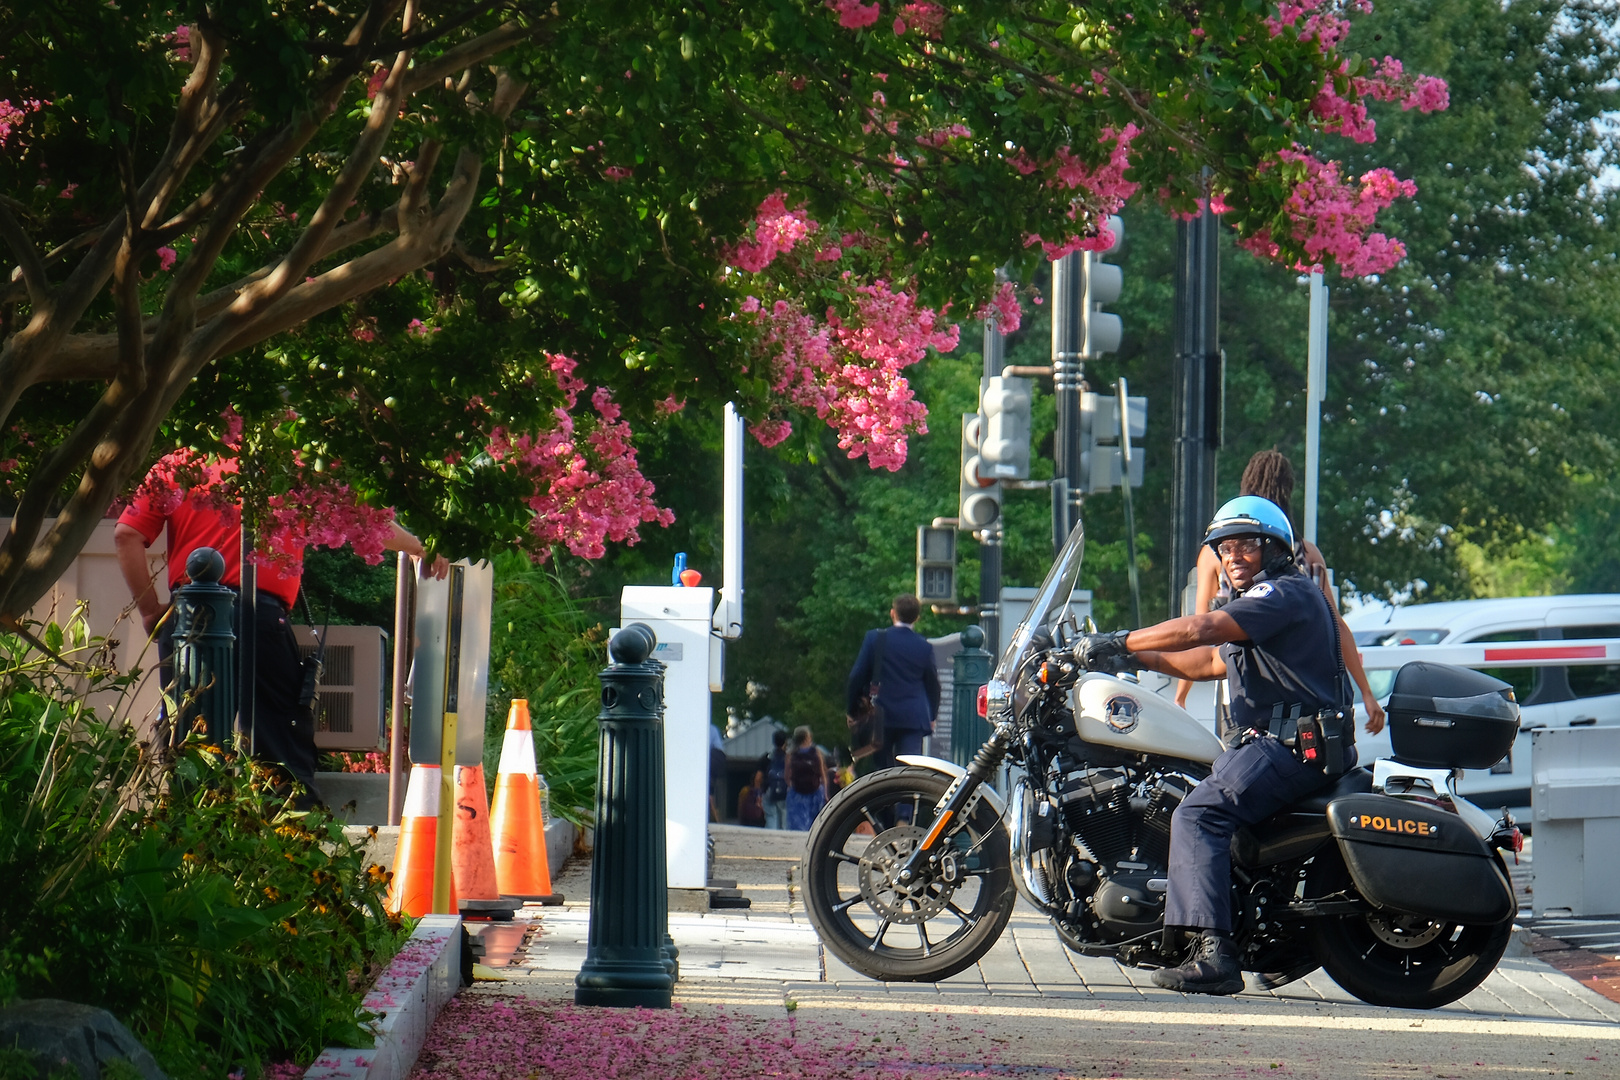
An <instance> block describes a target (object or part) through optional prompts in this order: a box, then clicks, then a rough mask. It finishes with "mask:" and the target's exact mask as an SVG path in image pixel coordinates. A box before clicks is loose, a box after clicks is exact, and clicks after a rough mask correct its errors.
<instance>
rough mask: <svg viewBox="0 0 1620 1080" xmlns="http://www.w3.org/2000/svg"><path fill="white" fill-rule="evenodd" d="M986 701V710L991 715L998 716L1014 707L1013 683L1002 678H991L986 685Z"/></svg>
mask: <svg viewBox="0 0 1620 1080" xmlns="http://www.w3.org/2000/svg"><path fill="white" fill-rule="evenodd" d="M984 703H985V712H986V713H987V714H988V715H990V716H996V715H998V714H1001V713H1005V712H1007V711H1009V710H1010V709H1012V704H1013V688H1012V684H1011V683H1007V682H1003V681H1002V680H1001V679H991V680H990V682H989V683H988V684H987V685H986V686H985V695H984Z"/></svg>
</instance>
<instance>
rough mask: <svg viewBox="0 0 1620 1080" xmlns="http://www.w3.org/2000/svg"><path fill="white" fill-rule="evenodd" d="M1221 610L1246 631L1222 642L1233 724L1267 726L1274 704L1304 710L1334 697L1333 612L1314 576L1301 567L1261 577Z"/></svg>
mask: <svg viewBox="0 0 1620 1080" xmlns="http://www.w3.org/2000/svg"><path fill="white" fill-rule="evenodd" d="M1221 610H1222V611H1224V612H1226V613H1227V614H1228V615H1230V616H1232V618H1233V619H1235V620H1236V621H1237V624H1238V626H1239V627H1241V628H1242V629H1243V632H1244V633H1245V634H1247V635H1248V637H1249V640H1248V641H1232V642H1228V643H1226V644H1225V645H1222V646H1221V658H1222V659H1223V660H1225V661H1226V676H1227V679H1228V685H1229V686H1230V687H1231V691H1232V722H1233V724H1234V725H1235V726H1236V727H1239V728H1250V727H1252V728H1256V729H1258V730H1261V731H1264V730H1266V729H1267V726H1268V725H1269V724H1270V722H1271V714H1272V710H1273V707H1274V706H1276V705H1278V704H1281V705H1283V706H1284V708H1285V709H1287V708H1290V707H1292V706H1294V705H1299V706H1302V710H1301V711H1302V712H1305V713H1313V712H1316V711H1317V710H1319V709H1325V708H1331V707H1332V706H1334V705H1335V704H1337V701H1338V681H1339V657H1338V656H1337V655H1336V654H1335V653H1334V651H1333V642H1334V637H1333V624H1332V622H1331V621H1330V620H1331V618H1332V616H1331V615H1330V614H1329V610H1328V605H1327V601H1326V599H1325V598H1324V597H1323V596H1322V590H1321V589H1320V588H1318V587H1317V584H1316V582H1314V581H1312V580H1311V579H1310V578H1308V577H1306V576H1305V575H1304V574H1285V575H1282V576H1280V577H1278V578H1276V579H1267V580H1262V581H1260V582H1257V583H1256V584H1254V585H1252V586H1250V587H1249V590H1248V591H1247V592H1245V593H1244V594H1243V595H1241V596H1237V597H1234V598H1233V599H1232V600H1230V601H1228V602H1227V604H1226V606H1225V607H1223V608H1221Z"/></svg>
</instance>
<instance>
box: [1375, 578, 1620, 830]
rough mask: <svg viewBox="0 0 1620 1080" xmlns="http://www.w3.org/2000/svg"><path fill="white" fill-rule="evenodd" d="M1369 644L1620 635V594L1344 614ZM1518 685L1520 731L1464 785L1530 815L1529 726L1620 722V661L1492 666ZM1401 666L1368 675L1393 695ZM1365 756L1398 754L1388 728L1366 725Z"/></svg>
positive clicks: (1469, 792)
mask: <svg viewBox="0 0 1620 1080" xmlns="http://www.w3.org/2000/svg"><path fill="white" fill-rule="evenodd" d="M1345 622H1346V624H1347V625H1348V626H1349V627H1350V630H1351V632H1352V633H1353V634H1354V635H1355V639H1356V644H1357V645H1359V646H1360V647H1361V648H1363V649H1367V648H1373V647H1378V646H1401V645H1461V644H1468V643H1470V642H1501V641H1549V640H1551V641H1556V640H1560V639H1572V638H1615V637H1620V594H1613V593H1599V594H1589V595H1581V596H1521V597H1510V598H1502V599H1493V600H1456V601H1446V602H1441V603H1433V604H1412V605H1409V606H1406V607H1397V608H1388V609H1383V610H1364V611H1358V612H1356V613H1355V614H1353V615H1350V616H1348V617H1347V618H1346V619H1345ZM1483 670H1485V671H1486V672H1487V673H1488V674H1491V675H1494V676H1496V677H1497V678H1499V679H1502V680H1504V681H1506V682H1509V683H1512V684H1513V689H1514V692H1515V694H1516V696H1517V697H1518V699H1519V705H1520V708H1521V711H1522V719H1521V723H1520V730H1519V737H1518V740H1517V741H1516V742H1515V743H1514V746H1513V749H1512V750H1511V751H1510V752H1509V753H1508V755H1507V757H1505V758H1503V759H1502V760H1501V761H1499V762H1497V763H1496V765H1494V766H1492V767H1491V768H1490V769H1470V770H1468V771H1467V772H1465V773H1464V774H1463V779H1462V782H1461V784H1460V785H1459V790H1460V791H1461V792H1462V794H1464V795H1466V796H1467V797H1468V798H1469V799H1470V800H1472V801H1473V802H1475V803H1478V804H1479V805H1480V806H1482V807H1484V808H1486V809H1487V810H1495V809H1497V808H1499V807H1503V806H1506V807H1509V808H1510V809H1512V810H1513V813H1514V815H1515V816H1516V817H1519V818H1520V819H1521V821H1528V819H1529V817H1530V785H1531V774H1530V732H1531V731H1532V730H1534V729H1535V728H1538V727H1578V726H1581V725H1583V724H1620V664H1583V665H1571V666H1569V667H1518V668H1515V667H1502V668H1485V669H1483ZM1395 671H1396V668H1394V667H1390V668H1383V667H1381V668H1379V669H1378V670H1374V669H1373V668H1372V667H1371V666H1370V665H1369V668H1368V671H1367V681H1368V682H1369V683H1370V684H1371V686H1372V689H1373V693H1374V694H1376V695H1377V697H1378V698H1379V700H1380V701H1386V702H1387V700H1388V695H1389V690H1390V685H1391V684H1392V683H1393V682H1394V681H1395ZM1356 746H1357V749H1358V751H1359V752H1360V757H1361V760H1362V762H1363V763H1370V762H1371V761H1372V760H1373V759H1375V758H1380V757H1388V756H1389V755H1390V746H1389V734H1388V732H1387V731H1385V732H1384V733H1382V734H1379V735H1368V734H1367V733H1366V732H1365V731H1364V730H1358V732H1357V736H1356Z"/></svg>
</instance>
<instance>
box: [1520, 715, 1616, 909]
mask: <svg viewBox="0 0 1620 1080" xmlns="http://www.w3.org/2000/svg"><path fill="white" fill-rule="evenodd" d="M1531 745H1532V751H1531V754H1532V758H1533V761H1534V775H1535V789H1534V804H1535V860H1534V862H1533V863H1532V874H1533V878H1534V892H1533V893H1532V894H1531V895H1532V896H1533V897H1534V900H1535V910H1536V914H1537V915H1549V914H1554V913H1560V914H1561V913H1563V912H1568V913H1569V914H1570V915H1573V916H1597V915H1617V914H1620V858H1616V855H1617V853H1620V727H1582V728H1545V729H1541V730H1537V731H1535V732H1533V733H1532V743H1531Z"/></svg>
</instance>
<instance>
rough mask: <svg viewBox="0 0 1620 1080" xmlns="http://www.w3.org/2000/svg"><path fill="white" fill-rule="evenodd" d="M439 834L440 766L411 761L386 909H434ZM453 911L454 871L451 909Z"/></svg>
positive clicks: (426, 911) (423, 911)
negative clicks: (412, 763)
mask: <svg viewBox="0 0 1620 1080" xmlns="http://www.w3.org/2000/svg"><path fill="white" fill-rule="evenodd" d="M438 835H439V767H438V766H437V765H412V766H411V782H410V784H409V785H407V786H406V788H405V806H404V809H403V810H402V811H401V812H400V816H399V847H398V848H397V849H395V851H394V880H393V881H392V882H391V883H390V884H389V886H388V910H389V911H395V912H398V911H403V912H404V913H405V914H407V915H411V916H419V915H430V914H432V913H433V862H434V850H435V848H436V847H437V840H438ZM455 911H456V885H455V880H454V875H452V878H451V882H450V912H449V914H454V913H455Z"/></svg>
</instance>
